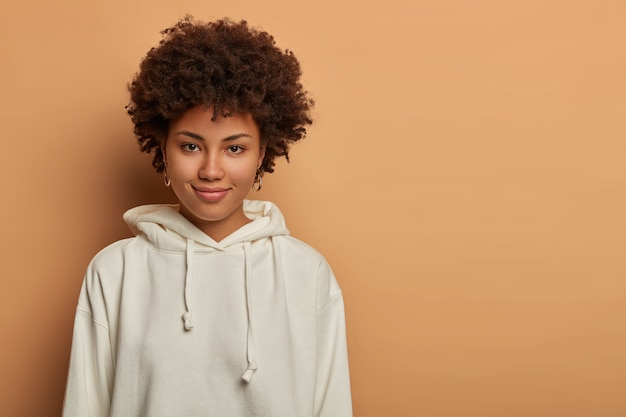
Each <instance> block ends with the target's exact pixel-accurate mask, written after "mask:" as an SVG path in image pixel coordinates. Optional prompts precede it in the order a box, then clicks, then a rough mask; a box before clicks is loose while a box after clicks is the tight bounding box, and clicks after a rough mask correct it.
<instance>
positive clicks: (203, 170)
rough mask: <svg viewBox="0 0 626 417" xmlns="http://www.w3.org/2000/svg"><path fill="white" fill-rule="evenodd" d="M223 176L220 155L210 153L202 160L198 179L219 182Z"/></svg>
mask: <svg viewBox="0 0 626 417" xmlns="http://www.w3.org/2000/svg"><path fill="white" fill-rule="evenodd" d="M223 176H224V168H223V166H222V161H221V158H220V155H219V154H218V153H217V152H212V153H210V154H208V155H206V157H205V158H204V160H203V161H202V165H201V166H200V169H199V170H198V177H199V178H200V179H203V180H207V181H215V180H219V179H221V178H222V177H223Z"/></svg>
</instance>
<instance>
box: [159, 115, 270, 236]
mask: <svg viewBox="0 0 626 417" xmlns="http://www.w3.org/2000/svg"><path fill="white" fill-rule="evenodd" d="M212 117H213V108H205V107H202V106H196V107H193V108H191V109H189V110H187V111H186V112H185V113H184V114H183V115H182V116H181V117H179V118H177V119H173V120H171V121H170V126H169V132H168V135H167V140H166V142H165V147H164V149H163V151H164V157H165V161H166V162H167V174H168V176H169V178H170V181H171V183H172V189H173V190H174V193H176V196H177V197H178V199H179V201H180V203H181V206H180V212H181V214H182V215H183V216H185V217H186V218H187V219H188V220H189V221H191V222H192V223H193V224H194V225H196V226H197V227H198V228H199V229H200V230H202V231H203V232H205V233H206V234H207V235H209V236H210V237H212V238H213V239H214V240H216V241H219V240H221V239H223V238H224V237H226V236H228V235H229V234H231V233H232V232H234V231H235V230H237V229H239V228H240V227H241V226H243V225H245V224H246V223H248V222H249V221H250V220H249V219H248V218H247V217H246V216H245V214H244V212H243V200H244V198H245V197H246V195H247V194H248V191H249V190H250V189H251V187H252V183H253V182H254V177H255V175H256V171H257V169H258V168H259V167H260V166H261V163H262V162H263V156H264V154H265V152H264V150H263V149H262V147H261V140H260V135H259V128H258V126H257V125H256V123H255V122H254V120H253V119H252V116H251V115H250V114H248V113H236V114H233V115H232V116H230V117H226V118H225V117H221V116H220V117H218V118H217V119H216V120H215V121H212V120H211V118H212Z"/></svg>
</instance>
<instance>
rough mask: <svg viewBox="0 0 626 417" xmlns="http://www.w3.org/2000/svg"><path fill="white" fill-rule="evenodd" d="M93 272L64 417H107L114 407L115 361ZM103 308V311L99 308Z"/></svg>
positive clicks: (85, 289)
mask: <svg viewBox="0 0 626 417" xmlns="http://www.w3.org/2000/svg"><path fill="white" fill-rule="evenodd" d="M89 275H90V274H89V272H88V274H87V276H86V277H85V281H84V282H83V286H82V289H81V292H80V296H79V300H78V307H77V309H76V318H75V321H74V335H73V339H72V353H71V356H70V368H69V375H68V380H67V387H66V391H65V401H64V404H63V417H106V416H108V415H109V409H110V403H111V387H112V381H113V358H112V354H111V342H110V337H109V328H108V326H107V323H106V316H104V315H103V316H102V317H100V315H99V314H98V310H104V303H103V302H102V291H101V288H100V286H99V285H98V284H96V285H90V284H93V283H97V282H98V280H97V279H92V280H91V282H90V279H89V278H90V277H89ZM99 306H100V307H99Z"/></svg>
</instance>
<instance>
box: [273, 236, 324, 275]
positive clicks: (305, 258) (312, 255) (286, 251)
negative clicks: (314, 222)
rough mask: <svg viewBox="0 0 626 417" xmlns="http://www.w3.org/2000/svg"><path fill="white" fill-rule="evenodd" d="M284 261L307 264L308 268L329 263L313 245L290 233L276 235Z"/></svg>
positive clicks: (275, 241) (275, 243) (275, 242)
mask: <svg viewBox="0 0 626 417" xmlns="http://www.w3.org/2000/svg"><path fill="white" fill-rule="evenodd" d="M274 245H277V246H278V249H279V250H280V252H281V256H282V258H283V259H282V260H283V262H287V263H295V264H302V265H306V267H307V268H313V267H318V266H319V265H322V264H325V265H327V262H326V259H324V256H322V254H321V253H319V252H318V251H317V249H315V248H314V247H313V246H311V245H309V244H307V243H305V242H303V241H301V240H299V239H296V238H295V237H293V236H290V235H283V236H276V237H274Z"/></svg>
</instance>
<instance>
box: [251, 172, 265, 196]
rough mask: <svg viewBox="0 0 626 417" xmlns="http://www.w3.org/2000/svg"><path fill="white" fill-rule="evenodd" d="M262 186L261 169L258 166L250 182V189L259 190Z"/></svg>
mask: <svg viewBox="0 0 626 417" xmlns="http://www.w3.org/2000/svg"><path fill="white" fill-rule="evenodd" d="M261 187H263V170H262V169H261V168H258V169H257V170H256V175H255V176H254V182H253V183H252V190H253V191H259V190H261Z"/></svg>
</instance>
